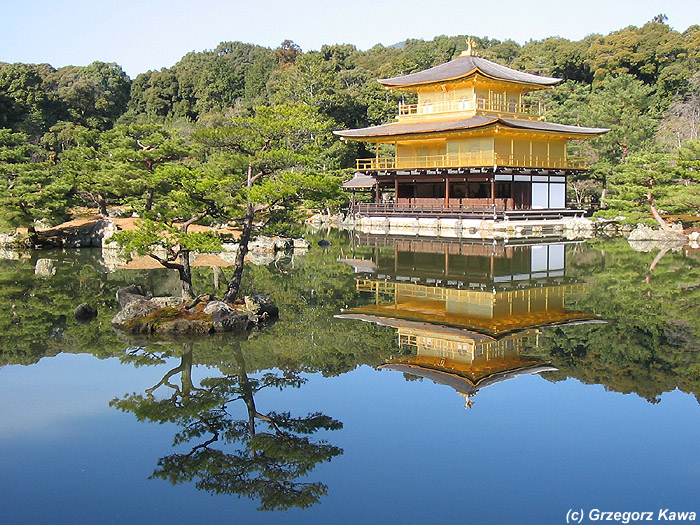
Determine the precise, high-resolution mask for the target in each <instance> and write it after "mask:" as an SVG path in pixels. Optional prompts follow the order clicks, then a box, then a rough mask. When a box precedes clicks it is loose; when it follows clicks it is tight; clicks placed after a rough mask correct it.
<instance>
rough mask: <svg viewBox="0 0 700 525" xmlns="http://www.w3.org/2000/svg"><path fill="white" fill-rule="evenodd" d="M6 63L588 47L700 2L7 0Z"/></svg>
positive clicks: (696, 10) (1, 23) (2, 34)
mask: <svg viewBox="0 0 700 525" xmlns="http://www.w3.org/2000/svg"><path fill="white" fill-rule="evenodd" d="M0 2H1V3H2V4H1V5H0V9H1V12H2V16H0V62H28V63H42V62H46V63H49V64H51V65H53V66H54V67H61V66H65V65H71V64H72V65H87V64H89V63H91V62H93V61H94V60H101V61H103V62H117V63H118V64H120V65H121V66H122V67H123V68H124V70H125V71H126V73H127V74H128V75H129V76H131V77H132V78H133V77H135V76H136V75H138V74H139V73H143V72H145V71H147V70H149V69H160V68H162V67H170V66H172V65H173V64H175V63H176V62H177V61H178V60H179V59H180V58H181V57H182V56H183V55H184V54H186V53H188V52H189V51H203V50H205V49H212V48H214V47H216V46H217V44H218V43H219V42H222V41H233V40H240V41H242V42H250V43H254V44H259V45H263V46H267V47H273V48H274V47H277V46H278V45H279V44H280V42H282V41H283V40H284V39H287V38H288V39H291V40H293V41H295V42H296V43H297V44H299V45H300V46H301V48H302V49H303V50H304V51H308V50H311V49H319V48H320V47H321V46H322V45H323V44H336V43H340V44H342V43H350V44H355V45H356V46H357V47H358V48H360V49H368V48H370V47H372V46H373V45H375V44H378V43H381V44H384V45H391V44H394V43H396V42H400V41H402V40H405V39H406V38H422V39H426V40H429V39H432V38H433V37H434V36H436V35H443V34H444V35H459V34H470V35H475V36H488V37H490V38H498V39H501V40H504V39H506V38H512V39H513V40H515V41H516V42H518V43H520V44H523V43H525V42H527V41H528V40H530V39H533V40H540V39H543V38H547V37H549V36H561V37H564V38H568V39H570V40H579V39H581V38H583V37H585V36H586V35H588V34H591V33H600V34H604V35H605V34H608V33H610V32H611V31H615V30H617V29H621V28H623V27H626V26H629V25H636V26H641V25H643V24H644V23H645V22H647V21H649V20H650V19H651V18H653V17H654V16H655V15H657V14H659V13H665V14H666V15H667V16H668V24H669V25H670V26H671V27H673V28H674V29H676V30H678V31H684V30H685V29H687V28H688V27H689V26H690V25H693V24H700V1H697V0H664V1H658V0H655V1H650V0H634V1H632V0H579V1H576V2H569V1H563V0H562V1H559V2H551V1H546V0H531V1H530V2H526V1H524V0H500V1H499V2H491V1H484V0H480V1H469V0H461V1H457V0H446V1H440V0H432V1H428V0H424V1H418V0H403V1H395V0H390V1H381V0H352V1H344V2H334V1H332V0H292V1H284V2H283V1H277V0H275V1H272V0H247V1H240V0H228V1H223V0H190V1H187V2H186V1H184V0H170V1H167V0H140V1H133V0H123V1H120V2H107V1H100V0H92V1H87V0H63V1H61V2H57V1H56V0H50V1H49V0H0Z"/></svg>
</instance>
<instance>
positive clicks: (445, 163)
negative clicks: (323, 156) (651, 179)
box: [357, 153, 587, 171]
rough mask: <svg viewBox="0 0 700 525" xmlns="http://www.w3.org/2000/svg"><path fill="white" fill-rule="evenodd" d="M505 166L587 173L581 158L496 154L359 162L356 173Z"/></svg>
mask: <svg viewBox="0 0 700 525" xmlns="http://www.w3.org/2000/svg"><path fill="white" fill-rule="evenodd" d="M494 165H496V166H502V167H507V168H550V169H570V170H573V169H575V170H585V169H586V168H587V163H586V161H585V159H583V158H582V157H567V158H565V159H561V158H551V157H547V156H542V157H540V156H537V155H498V154H495V153H478V154H459V155H427V156H422V157H405V158H403V157H399V158H396V157H378V158H377V157H375V158H373V159H357V169H358V170H360V171H362V170H402V169H420V168H470V167H491V166H494Z"/></svg>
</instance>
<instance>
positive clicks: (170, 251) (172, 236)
mask: <svg viewBox="0 0 700 525" xmlns="http://www.w3.org/2000/svg"><path fill="white" fill-rule="evenodd" d="M157 177H158V179H159V184H158V188H157V189H156V191H154V193H153V199H154V204H155V205H154V206H153V207H152V209H150V210H148V211H145V212H144V213H143V219H141V220H140V221H138V222H137V227H136V229H135V230H128V231H122V232H118V233H117V234H115V236H114V237H113V238H114V240H115V241H116V242H117V243H118V244H119V245H120V246H121V247H122V248H123V249H124V251H125V252H126V253H127V254H132V253H136V254H138V255H148V256H149V257H151V258H152V259H155V260H156V261H158V262H159V263H160V264H161V265H162V266H163V267H165V268H170V269H173V270H177V272H178V275H179V277H180V283H181V295H182V298H183V299H185V300H192V299H194V297H195V295H196V294H195V291H194V288H193V287H192V270H191V268H190V254H191V252H193V251H196V252H214V251H217V250H219V249H220V248H221V239H220V238H219V237H218V236H217V235H216V233H215V232H213V231H190V227H191V226H193V225H194V224H197V223H198V222H201V221H203V220H205V219H208V220H211V219H219V220H226V219H227V217H228V214H227V213H226V210H227V206H228V202H227V201H228V191H227V190H229V188H230V187H231V183H232V180H231V178H230V177H229V176H228V174H227V173H226V172H223V173H222V172H220V171H218V170H216V169H202V168H188V167H186V166H182V165H175V166H166V167H163V168H162V169H159V170H158V172H157Z"/></svg>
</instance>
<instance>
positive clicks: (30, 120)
mask: <svg viewBox="0 0 700 525" xmlns="http://www.w3.org/2000/svg"><path fill="white" fill-rule="evenodd" d="M52 113H54V108H53V105H52V101H51V98H50V97H49V95H48V94H47V93H46V91H45V90H44V89H43V79H42V77H41V74H40V72H39V68H38V67H37V66H34V65H30V64H0V128H10V129H12V130H14V131H18V132H24V133H27V134H28V135H29V136H30V137H31V136H34V135H38V134H40V133H41V132H42V131H44V129H45V128H47V127H48V126H50V125H52V124H53V123H54V122H55V116H54V115H52Z"/></svg>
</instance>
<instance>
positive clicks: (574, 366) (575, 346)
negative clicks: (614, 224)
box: [539, 239, 700, 402]
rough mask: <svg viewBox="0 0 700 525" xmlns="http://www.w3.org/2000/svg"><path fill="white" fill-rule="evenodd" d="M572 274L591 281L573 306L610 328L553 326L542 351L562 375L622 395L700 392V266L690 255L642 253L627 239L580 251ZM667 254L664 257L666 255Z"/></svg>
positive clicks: (655, 396)
mask: <svg viewBox="0 0 700 525" xmlns="http://www.w3.org/2000/svg"><path fill="white" fill-rule="evenodd" d="M576 252H577V253H569V261H572V260H574V261H576V262H574V263H573V264H571V265H570V266H569V268H568V269H567V275H570V276H573V277H576V276H580V277H581V278H585V279H586V281H587V283H588V287H587V289H586V291H585V293H584V294H581V295H580V296H577V297H575V298H573V300H572V301H571V304H570V305H569V306H570V307H572V308H575V309H578V310H583V311H586V312H590V313H594V314H596V315H598V316H599V317H600V318H602V319H604V320H606V321H607V322H606V324H604V325H600V324H595V325H578V326H565V327H557V328H552V329H547V330H544V331H543V334H542V335H541V336H540V338H539V343H540V344H539V351H541V352H544V353H546V354H548V355H549V356H551V357H552V358H553V359H552V364H553V365H554V366H556V367H557V368H559V369H560V372H555V373H547V374H546V377H547V378H549V379H551V380H560V379H563V378H565V377H575V378H577V379H579V380H580V381H583V382H585V383H591V384H604V385H605V387H606V388H608V389H611V390H614V391H618V392H625V393H630V392H635V393H637V394H638V395H640V396H642V397H644V398H645V399H647V400H649V401H650V402H658V400H659V396H660V395H661V394H662V393H663V392H669V391H672V390H675V389H676V388H679V389H680V390H682V391H684V392H692V393H695V394H697V392H698V391H700V384H698V377H700V376H698V372H700V323H699V320H698V317H697V315H696V314H695V313H696V310H697V304H698V300H700V295H699V294H700V286H699V285H698V283H700V266H698V264H697V262H698V261H697V259H693V258H691V257H687V256H686V255H684V254H682V253H672V252H664V253H660V254H659V253H656V250H652V252H648V253H644V252H642V253H639V252H634V251H632V250H630V248H629V246H628V245H627V242H626V241H624V240H623V239H621V240H618V241H615V242H609V241H608V242H605V243H593V245H590V244H588V245H582V246H580V247H576ZM659 256H660V258H659Z"/></svg>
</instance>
